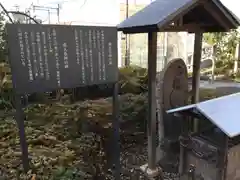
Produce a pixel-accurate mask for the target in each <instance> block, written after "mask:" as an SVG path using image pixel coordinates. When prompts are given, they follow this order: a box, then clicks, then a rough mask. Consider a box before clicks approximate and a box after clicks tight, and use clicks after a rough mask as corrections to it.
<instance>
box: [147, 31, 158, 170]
mask: <svg viewBox="0 0 240 180" xmlns="http://www.w3.org/2000/svg"><path fill="white" fill-rule="evenodd" d="M156 64H157V33H156V32H149V33H148V123H147V126H148V127H147V130H148V167H149V169H151V170H155V169H156V138H157V137H156V135H157V134H156Z"/></svg>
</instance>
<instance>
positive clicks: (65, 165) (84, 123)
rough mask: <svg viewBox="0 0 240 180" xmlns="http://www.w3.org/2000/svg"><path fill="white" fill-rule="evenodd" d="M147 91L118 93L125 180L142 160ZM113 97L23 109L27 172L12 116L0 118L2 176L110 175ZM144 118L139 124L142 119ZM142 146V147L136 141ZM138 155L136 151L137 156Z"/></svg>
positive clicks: (78, 177)
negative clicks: (27, 152)
mask: <svg viewBox="0 0 240 180" xmlns="http://www.w3.org/2000/svg"><path fill="white" fill-rule="evenodd" d="M146 100H147V98H146V95H132V94H126V95H122V96H120V112H121V113H120V120H121V151H122V152H121V163H122V164H123V165H124V167H125V168H123V174H122V178H123V179H128V178H131V174H132V173H131V170H132V169H134V168H135V167H137V166H139V164H144V163H145V162H146V152H145V151H146V143H145V139H146V133H145V127H144V126H145V125H144V123H143V122H144V121H145V115H146V109H147V106H146ZM111 101H112V100H111V98H106V99H99V100H88V101H83V102H77V103H74V104H61V103H50V104H42V105H40V104H35V105H29V106H28V107H27V108H26V109H25V114H26V120H25V132H26V137H27V142H28V146H29V158H30V161H31V162H30V165H31V170H30V171H29V172H28V173H27V174H25V173H23V170H22V165H21V149H20V142H19V141H20V140H19V136H18V129H17V125H16V122H15V120H14V118H13V117H11V116H9V117H6V118H2V119H1V121H0V156H1V161H0V176H1V178H2V179H7V180H8V179H12V180H13V179H33V180H34V179H41V180H45V179H46V180H50V179H56V180H57V179H59V180H61V179H62V180H65V179H69V180H70V179H72V180H73V179H79V180H81V179H89V180H90V179H91V180H92V179H98V180H101V179H113V177H112V172H111V164H112V159H113V156H114V150H113V147H112V144H111V140H112V138H111V137H112V129H111V126H112V123H111V122H112V121H113V119H112V116H111V113H112V111H111V109H112V105H111ZM141 121H142V122H141ZM137 144H141V146H139V145H137ZM136 154H138V155H137V156H136Z"/></svg>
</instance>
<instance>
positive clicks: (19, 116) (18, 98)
mask: <svg viewBox="0 0 240 180" xmlns="http://www.w3.org/2000/svg"><path fill="white" fill-rule="evenodd" d="M44 26H45V27H53V29H54V28H59V29H61V28H68V29H73V30H74V27H79V28H98V29H102V28H115V30H114V31H115V32H116V33H115V35H116V37H115V39H112V40H113V41H115V42H116V43H115V44H114V43H112V46H114V47H112V48H114V49H115V54H112V55H109V54H108V56H107V57H105V58H108V59H107V60H108V61H110V59H111V60H112V62H111V64H110V63H109V64H108V66H112V67H111V68H109V69H110V71H109V72H107V73H109V74H107V75H108V76H107V77H106V78H105V79H104V78H103V79H100V77H97V78H98V79H97V81H95V82H94V81H91V80H92V78H90V81H88V82H87V83H85V84H84V83H82V84H81V83H79V84H77V83H75V82H74V83H73V82H72V83H69V84H66V85H63V86H50V87H47V88H46V86H43V87H42V86H39V85H41V84H42V82H41V81H40V82H39V81H38V82H37V83H36V84H35V85H38V87H37V88H34V87H31V88H29V89H26V87H27V86H26V85H28V84H29V83H25V84H24V86H21V84H20V83H22V82H19V81H20V80H21V77H23V76H21V75H20V74H19V72H21V71H20V70H18V68H19V64H18V65H17V66H16V64H14V63H15V62H14V61H16V55H14V53H13V48H12V47H11V46H13V45H14V46H15V45H16V44H13V42H16V40H14V38H15V37H13V35H12V33H11V32H10V33H9V27H17V30H18V32H17V33H21V32H19V27H25V28H26V27H36V28H41V27H44ZM13 32H14V31H13ZM15 32H16V30H15ZM28 32H29V31H28ZM35 35H36V34H35ZM108 35H109V33H108ZM115 35H114V34H113V35H112V36H115ZM37 36H38V34H37ZM7 38H8V40H9V41H10V43H9V41H8V51H9V60H10V66H11V69H12V82H13V91H14V96H15V105H16V116H15V118H16V122H17V125H18V129H19V136H20V145H21V149H22V163H23V168H24V170H25V171H26V172H27V171H28V170H29V154H28V145H27V141H26V135H25V128H24V119H25V117H24V111H23V105H22V96H23V95H25V94H31V93H37V92H48V91H53V90H57V89H65V88H76V87H83V86H89V85H93V84H94V85H98V84H111V85H112V86H113V88H112V90H113V93H112V97H113V101H112V105H113V108H112V116H113V122H112V123H113V144H114V145H113V146H114V157H113V168H114V177H115V179H120V146H119V140H120V135H119V100H118V50H117V28H116V27H103V26H68V25H67V26H66V25H64V26H63V25H40V24H7ZM111 38H114V37H111ZM56 39H57V38H56ZM56 39H55V40H56ZM79 40H81V39H80V38H79ZM18 41H19V39H18ZM37 42H39V40H38V41H37ZM69 42H70V41H69ZM25 44H26V40H25ZM17 45H19V43H18V44H17ZM63 45H64V43H63ZM82 45H85V44H84V43H83V44H82ZM107 45H108V48H109V42H108V44H107ZM75 46H76V42H75ZM103 46H106V43H103ZM19 47H20V48H21V47H22V45H21V44H20V46H19ZM54 48H55V49H56V47H54ZM63 48H64V47H63ZM75 48H76V47H75ZM15 50H16V49H15ZM20 50H21V49H20ZM109 51H110V50H109ZM25 52H26V51H25ZM27 53H29V52H27ZM55 53H56V52H55ZM23 54H24V55H25V54H26V53H22V52H21V51H20V54H18V55H20V56H19V58H17V59H19V60H20V61H21V60H23V59H21V58H22V55H23ZM35 56H37V55H36V53H35ZM32 57H34V53H32ZM38 58H39V57H38ZM55 58H56V57H55ZM71 58H74V57H73V56H72V57H71ZM101 58H102V62H104V60H105V62H106V59H104V57H103V56H102V57H101ZM114 58H115V60H114ZM35 59H36V58H35ZM39 59H40V58H39ZM65 59H66V58H65V56H64V59H63V60H65ZM28 60H29V59H28ZM29 61H30V60H29ZM25 62H26V61H25ZM39 62H40V60H39ZM21 63H22V61H21ZM25 65H26V64H25ZM64 65H65V66H66V65H67V64H66V63H65V62H64ZM28 67H29V66H28ZM107 68H108V67H107ZM107 68H106V66H105V70H108V69H107ZM95 69H96V68H95ZM98 69H99V67H98ZM77 70H79V69H77ZM80 70H81V69H80ZM16 71H17V72H16ZM90 71H91V70H90ZM42 72H43V71H42ZM79 72H80V73H79V74H81V71H79ZM88 72H89V71H88ZM23 73H24V72H23ZM69 73H72V72H71V71H70V72H69ZM101 73H102V74H104V72H101ZM105 73H106V72H105ZM45 74H46V73H45ZM18 75H20V76H21V77H20V78H19V77H18ZM40 75H41V73H40ZM74 75H76V73H75V74H74ZM87 76H88V77H89V75H87ZM29 77H30V76H29ZM102 77H104V75H103V76H102ZM68 78H69V77H68ZM23 80H26V77H25V79H24V78H23ZM35 80H36V79H35ZM55 85H56V84H55Z"/></svg>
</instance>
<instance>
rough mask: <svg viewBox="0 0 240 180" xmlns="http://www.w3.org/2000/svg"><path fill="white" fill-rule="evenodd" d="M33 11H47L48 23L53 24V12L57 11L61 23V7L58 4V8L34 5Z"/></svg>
mask: <svg viewBox="0 0 240 180" xmlns="http://www.w3.org/2000/svg"><path fill="white" fill-rule="evenodd" d="M32 7H33V11H34V12H35V11H47V13H48V23H49V24H50V23H51V10H55V11H56V12H57V21H58V23H60V5H59V4H58V6H57V7H46V6H38V5H32Z"/></svg>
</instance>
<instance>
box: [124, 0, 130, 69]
mask: <svg viewBox="0 0 240 180" xmlns="http://www.w3.org/2000/svg"><path fill="white" fill-rule="evenodd" d="M128 11H129V1H128V0H126V19H127V18H128V16H129V15H128ZM129 39H130V38H129V35H128V34H126V38H125V43H126V45H125V47H126V49H125V66H129V65H130V52H129V51H130V47H129V46H130V42H129Z"/></svg>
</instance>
